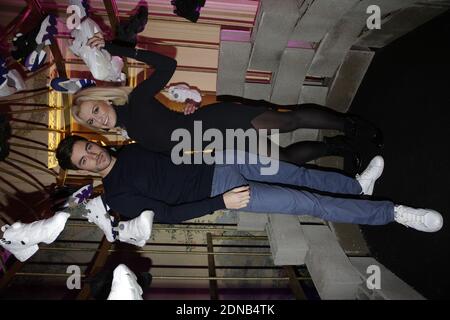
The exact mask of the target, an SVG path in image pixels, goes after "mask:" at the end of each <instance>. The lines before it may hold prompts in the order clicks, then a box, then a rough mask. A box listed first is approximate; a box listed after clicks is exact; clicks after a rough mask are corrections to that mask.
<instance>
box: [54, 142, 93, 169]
mask: <svg viewBox="0 0 450 320" xmlns="http://www.w3.org/2000/svg"><path fill="white" fill-rule="evenodd" d="M77 141H88V140H87V139H86V138H83V137H80V136H77V135H73V136H68V137H66V138H64V139H63V140H61V142H60V143H59V145H58V148H56V159H58V163H59V166H60V167H61V168H63V169H64V170H68V169H72V170H78V168H77V167H76V166H75V165H74V164H73V163H72V160H71V159H70V158H71V157H72V151H73V145H74V144H75V142H77Z"/></svg>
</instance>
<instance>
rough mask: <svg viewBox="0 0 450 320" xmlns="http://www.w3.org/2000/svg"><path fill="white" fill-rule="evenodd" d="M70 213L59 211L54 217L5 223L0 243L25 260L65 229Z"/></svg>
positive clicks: (18, 257)
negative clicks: (42, 243)
mask: <svg viewBox="0 0 450 320" xmlns="http://www.w3.org/2000/svg"><path fill="white" fill-rule="evenodd" d="M69 217H70V214H68V213H67V212H64V211H60V212H57V213H56V214H55V215H54V216H53V217H51V218H48V219H44V220H38V221H34V222H32V223H22V222H20V221H18V222H15V223H13V224H12V225H11V226H10V225H4V226H3V227H2V228H1V230H2V231H3V237H2V238H1V239H0V245H1V246H2V247H4V248H5V249H6V250H8V251H9V252H11V253H12V254H13V255H14V256H15V257H16V258H17V259H19V260H20V261H22V262H24V261H26V260H27V259H29V258H30V257H31V256H32V255H33V254H35V253H36V251H38V249H39V246H38V244H39V243H41V242H44V243H47V244H50V243H52V242H53V241H55V240H56V238H57V237H58V236H59V234H60V233H61V232H62V231H63V229H64V226H65V225H66V222H67V219H68V218H69Z"/></svg>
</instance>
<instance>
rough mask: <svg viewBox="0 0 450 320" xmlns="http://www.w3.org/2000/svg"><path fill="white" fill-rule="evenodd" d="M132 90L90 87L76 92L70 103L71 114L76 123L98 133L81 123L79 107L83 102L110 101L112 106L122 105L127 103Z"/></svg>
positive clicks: (127, 88)
mask: <svg viewBox="0 0 450 320" xmlns="http://www.w3.org/2000/svg"><path fill="white" fill-rule="evenodd" d="M132 90H133V89H132V88H130V87H91V88H86V89H83V90H80V91H78V92H77V93H76V94H75V95H74V97H73V101H72V107H71V112H72V116H73V118H74V119H75V121H76V122H78V123H80V124H82V125H84V126H86V127H88V128H90V129H92V130H96V131H98V130H99V129H98V128H95V127H92V126H90V125H89V124H87V123H86V122H85V121H83V120H82V119H81V118H80V117H79V116H78V115H79V113H80V105H81V103H82V102H85V101H111V102H112V103H113V104H114V105H123V104H125V103H127V102H128V95H129V94H130V93H131V91H132Z"/></svg>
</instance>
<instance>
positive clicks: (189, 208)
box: [106, 194, 225, 223]
mask: <svg viewBox="0 0 450 320" xmlns="http://www.w3.org/2000/svg"><path fill="white" fill-rule="evenodd" d="M106 202H107V204H108V205H109V206H110V207H111V208H112V209H113V210H114V211H116V212H118V213H119V214H120V215H122V216H125V217H128V218H135V217H137V216H138V215H140V214H141V212H142V211H144V210H153V211H154V212H155V217H154V222H161V223H180V222H183V221H186V220H190V219H193V218H198V217H201V216H204V215H205V214H210V213H212V212H213V211H215V210H219V209H224V208H225V203H224V200H223V195H218V196H216V197H214V198H206V199H203V200H199V201H194V202H189V203H184V204H180V205H167V204H165V203H164V202H161V201H157V200H154V199H152V198H147V197H144V196H141V195H128V194H124V195H121V196H119V197H114V198H110V199H108V198H107V199H106Z"/></svg>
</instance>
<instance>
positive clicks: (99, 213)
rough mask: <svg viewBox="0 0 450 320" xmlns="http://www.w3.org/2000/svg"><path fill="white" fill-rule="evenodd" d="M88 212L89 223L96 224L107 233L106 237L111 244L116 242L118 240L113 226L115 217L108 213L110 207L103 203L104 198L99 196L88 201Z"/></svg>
mask: <svg viewBox="0 0 450 320" xmlns="http://www.w3.org/2000/svg"><path fill="white" fill-rule="evenodd" d="M86 210H87V211H88V213H87V214H86V215H85V217H86V218H87V219H88V221H89V222H91V223H95V224H96V225H97V226H98V227H99V228H100V229H101V230H102V231H103V232H104V233H105V237H106V239H107V240H108V241H109V242H114V241H115V240H116V239H115V237H114V233H113V225H112V223H113V222H114V217H112V216H111V215H110V214H109V213H108V211H109V207H108V205H106V204H105V203H103V200H102V197H101V196H98V197H95V198H94V199H91V200H88V201H87V203H86Z"/></svg>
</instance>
